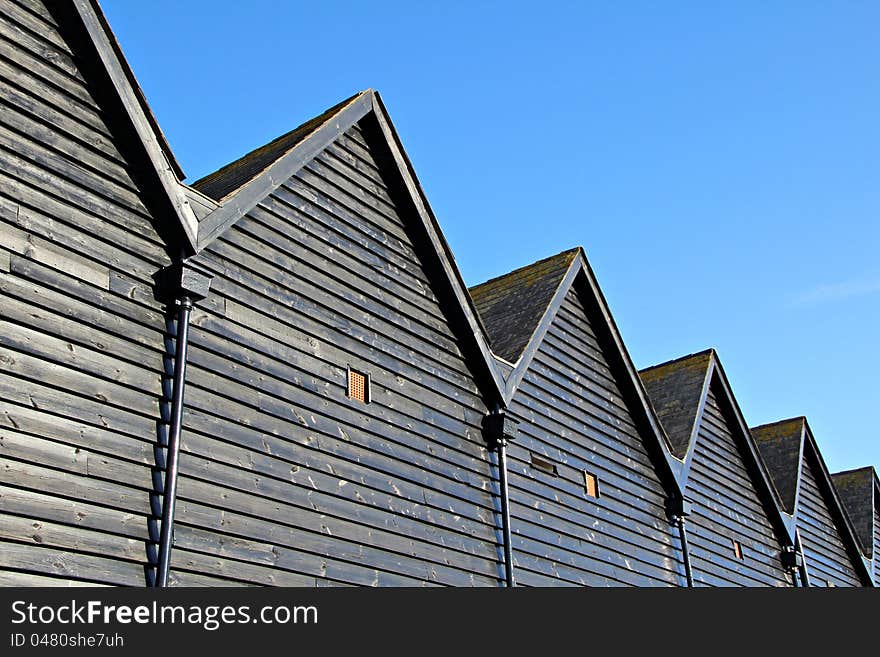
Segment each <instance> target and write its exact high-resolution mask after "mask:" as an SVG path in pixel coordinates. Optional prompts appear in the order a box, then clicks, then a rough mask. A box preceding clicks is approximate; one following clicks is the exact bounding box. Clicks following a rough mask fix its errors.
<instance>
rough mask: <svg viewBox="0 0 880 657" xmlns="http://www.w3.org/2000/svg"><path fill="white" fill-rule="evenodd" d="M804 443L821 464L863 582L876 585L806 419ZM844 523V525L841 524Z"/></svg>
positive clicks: (826, 490)
mask: <svg viewBox="0 0 880 657" xmlns="http://www.w3.org/2000/svg"><path fill="white" fill-rule="evenodd" d="M804 437H805V438H804V443H809V447H810V451H811V452H812V455H813V460H814V461H815V462H816V463H817V464H818V465H819V478H820V480H821V484H820V485H821V487H822V489H823V494H824V496H825V501H826V503H827V502H829V501H830V504H829V506H830V507H831V512H832V514H834V516H836V517H835V520H836V521H837V524H838V528H839V529H840V530H841V534H843V535H844V539H845V540H846V542H847V543H848V545H847V552H849V554H850V558H851V559H852V561H854V562H855V563H856V564H858V566H859V568H860V569H861V571H862V572H861V573H860V575H861V578H862V581H863V583H867V584H869V585H870V586H874V574H873V573H872V572H871V566H870V562H869V560H868V559H867V558H866V557H865V555H864V554H862V551H861V549H860V548H859V542H858V539H857V538H856V531H855V528H854V527H853V526H852V522H850V519H849V515H847V513H846V511H845V510H844V508H843V504H842V502H841V500H840V497H839V496H838V495H837V490H836V489H835V487H834V483H833V482H832V481H831V475H830V474H829V472H828V467H827V466H826V465H825V459H824V458H822V453H821V452H820V451H819V446H818V445H817V444H816V439H815V437H814V436H813V432H812V430H811V429H810V428H809V425H808V424H807V423H806V421H804ZM841 525H842V526H841Z"/></svg>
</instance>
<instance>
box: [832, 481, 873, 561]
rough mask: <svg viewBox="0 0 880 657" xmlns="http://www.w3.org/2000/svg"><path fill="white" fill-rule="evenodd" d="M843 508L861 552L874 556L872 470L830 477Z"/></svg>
mask: <svg viewBox="0 0 880 657" xmlns="http://www.w3.org/2000/svg"><path fill="white" fill-rule="evenodd" d="M831 481H833V482H834V487H835V488H836V489H837V494H838V495H839V496H840V499H841V501H842V502H843V508H844V510H845V511H846V513H847V515H848V516H849V519H850V520H851V521H852V523H853V526H854V527H855V529H856V536H857V537H858V539H859V544H860V546H861V548H862V552H863V553H864V554H865V555H866V556H868V557H869V558H871V557H873V556H874V505H875V504H876V503H877V501H876V500H875V499H874V487H875V482H876V475H875V474H874V468H872V467H871V466H868V467H866V468H859V469H858V470H848V471H846V472H838V473H837V474H833V475H831Z"/></svg>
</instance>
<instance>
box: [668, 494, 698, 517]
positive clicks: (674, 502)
mask: <svg viewBox="0 0 880 657" xmlns="http://www.w3.org/2000/svg"><path fill="white" fill-rule="evenodd" d="M693 512H694V505H693V502H691V501H690V500H686V499H684V498H683V497H670V498H669V499H667V500H666V513H667V514H668V515H669V518H670V519H671V520H672V521H673V522H678V521H679V520H684V519H685V518H686V517H688V516H689V515H691V513H693Z"/></svg>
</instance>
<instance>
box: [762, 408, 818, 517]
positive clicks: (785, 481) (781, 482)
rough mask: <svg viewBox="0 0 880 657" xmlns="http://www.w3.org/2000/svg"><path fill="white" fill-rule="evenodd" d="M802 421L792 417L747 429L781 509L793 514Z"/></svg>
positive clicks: (802, 431) (802, 419) (801, 438)
mask: <svg viewBox="0 0 880 657" xmlns="http://www.w3.org/2000/svg"><path fill="white" fill-rule="evenodd" d="M805 426H806V418H803V417H796V418H792V419H790V420H782V421H781V422H774V423H772V424H764V425H761V426H759V427H753V428H752V429H750V431H751V432H752V437H753V438H754V439H755V443H756V444H757V445H758V450H759V451H760V452H761V457H762V458H763V459H764V463H765V464H766V465H767V470H768V471H769V472H770V476H771V477H772V478H773V483H774V485H775V486H776V490H777V491H778V492H779V497H780V501H781V502H782V505H783V508H784V509H785V511H786V512H788V513H789V514H793V513H794V512H795V502H796V498H797V489H798V479H799V478H800V467H801V454H802V441H803V436H804V429H805Z"/></svg>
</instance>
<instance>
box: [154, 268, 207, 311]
mask: <svg viewBox="0 0 880 657" xmlns="http://www.w3.org/2000/svg"><path fill="white" fill-rule="evenodd" d="M153 278H154V280H155V281H156V298H157V299H159V300H161V301H164V302H166V303H169V302H173V301H177V300H179V299H182V298H183V297H188V298H189V299H190V300H191V301H193V302H196V301H201V300H202V299H204V298H205V297H206V296H208V292H209V291H210V289H211V280H212V278H213V277H212V276H211V274H208V273H207V272H205V271H202V270H201V269H198V268H197V267H195V266H194V265H192V264H191V263H189V262H187V261H185V260H184V261H183V262H176V263H174V264H173V265H169V266H168V267H165V268H163V269H160V270H159V271H158V272H156V274H155V275H154V276H153Z"/></svg>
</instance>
